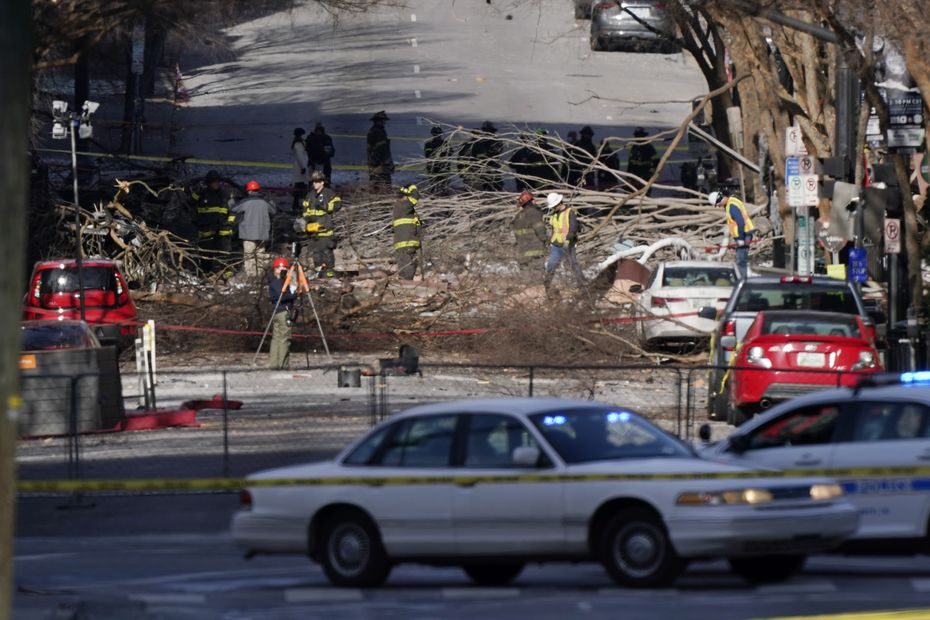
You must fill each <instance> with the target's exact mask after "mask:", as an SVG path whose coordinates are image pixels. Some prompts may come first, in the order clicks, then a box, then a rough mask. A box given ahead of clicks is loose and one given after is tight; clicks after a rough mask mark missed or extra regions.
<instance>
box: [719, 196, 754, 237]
mask: <svg viewBox="0 0 930 620" xmlns="http://www.w3.org/2000/svg"><path fill="white" fill-rule="evenodd" d="M731 205H732V206H735V207H736V208H737V209H739V212H740V215H742V216H743V229H744V230H745V231H746V232H752V231H753V230H755V229H756V225H755V224H753V223H752V219H751V218H750V217H749V213H748V212H747V211H746V205H744V204H743V201H742V200H740V199H739V198H733V197H732V196H731V197H730V198H727V202H726V204H725V205H723V208H724V210H725V211H726V214H727V226H729V227H730V237H732V238H733V239H736V237H737V235H739V227H738V226H737V225H736V220H734V219H733V218H732V217H730V206H731Z"/></svg>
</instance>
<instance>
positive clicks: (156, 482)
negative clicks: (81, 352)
mask: <svg viewBox="0 0 930 620" xmlns="http://www.w3.org/2000/svg"><path fill="white" fill-rule="evenodd" d="M874 476H930V467H850V468H845V469H803V470H783V471H728V472H707V473H686V472H682V473H661V474H608V473H604V474H514V475H497V476H480V475H479V476H464V475H459V476H391V477H366V476H336V477H331V478H330V477H327V478H262V479H248V478H192V479H189V480H185V479H163V478H161V479H160V478H154V479H150V480H142V479H134V480H20V481H18V482H17V485H16V488H17V490H18V491H19V492H20V493H89V492H101V491H103V492H106V491H203V490H235V489H242V488H246V487H248V488H257V487H287V486H398V485H434V484H456V485H462V486H471V485H475V484H514V483H530V484H532V483H542V484H545V483H573V482H619V481H645V480H740V479H748V478H755V479H758V478H812V477H818V478H862V477H874Z"/></svg>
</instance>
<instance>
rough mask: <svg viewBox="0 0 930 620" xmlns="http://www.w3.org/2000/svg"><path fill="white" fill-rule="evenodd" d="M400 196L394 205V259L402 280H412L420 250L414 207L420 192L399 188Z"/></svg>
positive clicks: (409, 186)
mask: <svg viewBox="0 0 930 620" xmlns="http://www.w3.org/2000/svg"><path fill="white" fill-rule="evenodd" d="M400 193H401V196H400V197H399V198H398V199H397V201H396V202H395V203H394V221H393V228H394V258H395V259H396V260H397V272H398V274H399V275H400V277H401V278H402V279H404V280H412V279H413V276H414V275H416V272H417V262H416V261H417V253H418V252H419V250H420V245H421V244H420V218H419V216H417V212H416V206H417V203H419V201H420V192H419V191H418V190H417V186H416V185H412V184H411V185H405V186H404V187H401V188H400Z"/></svg>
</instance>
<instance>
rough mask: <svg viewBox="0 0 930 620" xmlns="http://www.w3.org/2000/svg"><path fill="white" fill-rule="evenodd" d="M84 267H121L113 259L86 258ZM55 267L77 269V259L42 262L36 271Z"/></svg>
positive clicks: (83, 261) (55, 259)
mask: <svg viewBox="0 0 930 620" xmlns="http://www.w3.org/2000/svg"><path fill="white" fill-rule="evenodd" d="M81 263H82V266H83V267H119V264H118V262H117V261H115V260H113V259H112V258H85V259H83V260H82V261H81ZM55 267H77V259H75V258H53V259H49V260H42V261H39V262H37V263H36V264H35V266H34V268H35V269H54V268H55Z"/></svg>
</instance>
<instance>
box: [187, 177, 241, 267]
mask: <svg viewBox="0 0 930 620" xmlns="http://www.w3.org/2000/svg"><path fill="white" fill-rule="evenodd" d="M220 181H221V179H220V173H219V172H217V171H216V170H210V171H209V172H207V175H206V177H204V185H203V186H201V187H197V188H195V189H194V191H193V192H191V198H192V199H193V201H194V206H195V207H196V210H197V219H196V221H197V245H198V247H199V248H200V251H201V253H202V256H201V267H202V268H203V270H204V271H210V272H215V271H217V270H219V269H221V268H222V266H223V264H224V262H225V261H227V260H229V254H230V252H231V251H232V235H233V217H232V216H231V215H230V214H229V203H228V202H227V196H226V192H224V191H223V188H222V186H221V183H220Z"/></svg>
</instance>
